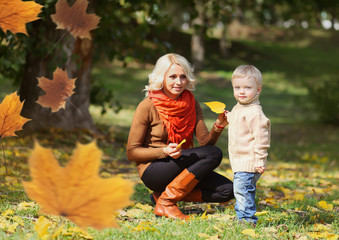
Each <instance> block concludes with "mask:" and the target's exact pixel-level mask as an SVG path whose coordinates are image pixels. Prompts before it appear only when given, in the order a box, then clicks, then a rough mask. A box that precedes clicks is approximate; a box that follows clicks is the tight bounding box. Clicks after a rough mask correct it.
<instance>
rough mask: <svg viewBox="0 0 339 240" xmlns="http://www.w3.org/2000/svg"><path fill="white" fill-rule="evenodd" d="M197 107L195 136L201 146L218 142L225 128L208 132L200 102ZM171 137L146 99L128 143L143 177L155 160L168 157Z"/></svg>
mask: <svg viewBox="0 0 339 240" xmlns="http://www.w3.org/2000/svg"><path fill="white" fill-rule="evenodd" d="M195 106H196V119H197V120H196V125H195V129H194V133H195V136H196V138H197V140H198V142H199V144H200V145H201V146H204V145H214V144H215V143H216V142H217V140H218V138H219V136H220V134H221V132H222V130H220V129H218V128H216V127H215V126H214V125H213V128H212V129H211V131H208V130H207V127H206V124H205V122H204V117H203V113H202V109H201V107H200V105H199V103H198V102H197V101H195ZM167 139H168V134H167V130H166V128H165V127H164V125H163V122H162V120H161V119H160V116H159V114H158V112H157V110H156V108H155V107H154V105H153V102H152V100H151V99H150V98H148V97H147V98H145V99H144V100H143V101H142V102H140V104H139V105H138V107H137V109H136V111H135V113H134V116H133V120H132V125H131V128H130V132H129V136H128V142H127V158H128V160H130V161H134V162H136V164H137V167H138V172H139V176H140V177H141V176H142V174H143V173H144V171H145V169H146V168H147V167H148V165H149V164H150V163H151V162H152V161H155V160H158V159H161V158H165V157H166V156H165V154H164V152H163V148H164V147H166V146H167V145H168V142H167Z"/></svg>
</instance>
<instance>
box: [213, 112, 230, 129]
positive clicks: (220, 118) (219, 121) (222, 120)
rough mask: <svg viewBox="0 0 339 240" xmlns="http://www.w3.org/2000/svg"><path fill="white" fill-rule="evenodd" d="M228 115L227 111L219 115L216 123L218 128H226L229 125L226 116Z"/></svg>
mask: <svg viewBox="0 0 339 240" xmlns="http://www.w3.org/2000/svg"><path fill="white" fill-rule="evenodd" d="M227 113H228V111H226V110H225V111H224V112H222V113H220V114H219V116H218V118H217V120H216V122H215V123H216V124H217V125H218V126H221V127H226V126H227V125H228V121H227V116H226V114H227Z"/></svg>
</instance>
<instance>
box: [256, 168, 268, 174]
mask: <svg viewBox="0 0 339 240" xmlns="http://www.w3.org/2000/svg"><path fill="white" fill-rule="evenodd" d="M255 169H256V170H257V172H258V173H261V174H263V173H264V172H265V170H266V167H256V168H255Z"/></svg>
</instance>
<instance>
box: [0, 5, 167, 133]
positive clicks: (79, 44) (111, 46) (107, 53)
mask: <svg viewBox="0 0 339 240" xmlns="http://www.w3.org/2000/svg"><path fill="white" fill-rule="evenodd" d="M36 2H38V3H39V4H41V5H43V6H44V8H43V12H42V13H41V15H40V17H41V20H38V21H35V22H33V23H31V24H29V25H28V34H29V36H28V37H27V36H23V35H22V34H21V35H18V36H17V35H12V34H9V35H4V33H3V32H1V33H0V37H1V40H4V42H5V44H3V45H1V48H0V50H1V53H2V54H3V55H2V60H6V61H4V62H5V63H7V64H5V65H6V66H5V65H4V64H1V67H0V68H1V70H3V71H2V73H3V75H5V76H7V77H11V78H15V79H16V82H17V83H19V84H20V96H21V99H22V100H25V104H24V108H23V111H22V115H23V116H25V117H27V118H31V119H33V120H32V121H31V122H30V124H27V126H26V129H31V130H35V129H48V128H50V127H57V128H63V129H79V128H86V129H94V127H95V126H94V124H93V121H92V118H91V116H90V114H89V110H88V107H89V104H90V90H91V85H90V75H91V69H92V64H93V61H98V60H100V59H108V60H110V61H111V60H113V59H114V58H118V59H120V60H124V59H126V58H127V57H134V58H138V59H141V60H143V59H147V58H149V57H150V55H151V54H149V53H150V52H151V50H150V49H147V48H145V47H143V43H144V41H146V40H147V38H149V36H148V35H149V33H150V32H151V28H152V27H153V23H152V21H155V22H157V23H159V26H162V25H161V21H160V20H161V17H160V16H159V15H157V11H156V10H157V6H158V5H159V3H158V1H157V0H151V1H147V3H146V2H144V1H141V0H136V1H135V0H134V1H132V0H125V1H118V0H107V1H91V2H90V4H89V7H88V10H87V12H93V11H94V12H95V13H96V14H97V15H98V16H100V17H101V22H100V24H99V29H97V30H95V31H94V32H93V41H90V40H88V39H74V38H73V37H72V36H71V35H70V34H69V33H68V32H66V31H65V30H56V29H55V27H56V25H55V24H54V23H53V22H52V21H51V18H50V15H51V14H53V13H55V10H54V6H55V3H56V0H37V1H36ZM74 2H75V0H70V1H69V4H70V5H73V3H74ZM159 47H160V48H161V47H162V45H161V44H159ZM152 50H154V49H152ZM12 56H19V57H18V58H14V57H12ZM17 59H19V60H21V63H23V64H20V63H17V62H16V61H17ZM56 67H61V68H63V69H65V70H66V71H67V72H68V74H69V77H70V78H77V80H76V89H75V94H73V95H72V97H71V98H70V99H69V100H68V102H67V104H66V109H65V110H63V109H62V110H59V112H57V113H51V112H50V110H49V109H46V108H42V107H41V106H40V105H38V104H36V103H35V101H36V100H37V99H38V96H39V95H41V94H43V93H42V90H41V89H40V88H39V87H37V77H41V76H44V77H47V78H49V79H52V73H53V72H54V70H55V69H56Z"/></svg>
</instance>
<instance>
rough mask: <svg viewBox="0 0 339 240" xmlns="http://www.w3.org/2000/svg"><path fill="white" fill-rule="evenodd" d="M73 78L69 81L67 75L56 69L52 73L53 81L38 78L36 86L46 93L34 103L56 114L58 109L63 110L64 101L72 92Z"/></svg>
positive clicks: (73, 86)
mask: <svg viewBox="0 0 339 240" xmlns="http://www.w3.org/2000/svg"><path fill="white" fill-rule="evenodd" d="M75 80H76V79H75V78H73V79H69V78H68V76H67V73H66V72H65V71H63V70H62V69H60V68H57V69H56V70H55V71H54V73H53V80H49V79H47V78H45V77H40V78H38V81H39V83H38V86H39V87H40V88H42V90H44V91H45V92H46V94H45V95H43V96H40V97H39V99H38V100H37V101H36V102H37V103H39V104H40V105H41V106H43V107H49V108H51V109H52V112H57V111H59V110H60V108H65V105H66V100H67V98H69V97H70V96H71V95H72V94H73V93H74V92H73V89H74V88H75Z"/></svg>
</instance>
